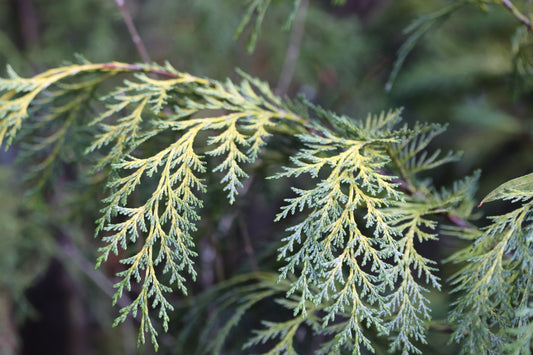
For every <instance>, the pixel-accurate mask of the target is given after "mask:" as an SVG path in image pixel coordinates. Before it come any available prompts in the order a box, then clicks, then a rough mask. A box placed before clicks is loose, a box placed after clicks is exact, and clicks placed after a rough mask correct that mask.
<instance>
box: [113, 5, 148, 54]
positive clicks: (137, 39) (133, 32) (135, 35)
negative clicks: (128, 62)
mask: <svg viewBox="0 0 533 355" xmlns="http://www.w3.org/2000/svg"><path fill="white" fill-rule="evenodd" d="M124 1H125V0H115V2H116V4H117V6H118V8H119V9H120V12H121V13H122V17H123V18H124V22H125V23H126V26H127V27H128V32H129V33H130V36H131V39H132V41H133V43H135V47H137V51H138V52H139V54H140V56H141V58H142V60H143V62H145V63H150V62H151V60H150V56H149V55H148V52H147V51H146V47H145V46H144V43H143V41H142V39H141V36H139V32H137V29H136V28H135V24H134V23H133V19H132V18H131V14H130V12H129V10H128V8H127V7H126V4H125V3H124Z"/></svg>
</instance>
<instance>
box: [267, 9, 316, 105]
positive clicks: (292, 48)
mask: <svg viewBox="0 0 533 355" xmlns="http://www.w3.org/2000/svg"><path fill="white" fill-rule="evenodd" d="M308 6H309V0H302V1H301V3H300V7H299V8H298V10H297V11H298V12H297V14H296V18H295V19H294V23H293V24H292V30H291V35H290V38H289V47H288V48H287V54H286V55H285V62H284V63H283V68H282V69H281V74H280V75H279V80H278V85H277V86H276V89H275V90H274V92H275V93H276V95H278V96H284V95H285V94H287V90H289V85H290V84H291V81H292V77H293V75H294V69H295V68H296V62H297V61H298V57H299V56H300V46H301V44H302V38H303V36H304V27H305V17H306V15H307V7H308Z"/></svg>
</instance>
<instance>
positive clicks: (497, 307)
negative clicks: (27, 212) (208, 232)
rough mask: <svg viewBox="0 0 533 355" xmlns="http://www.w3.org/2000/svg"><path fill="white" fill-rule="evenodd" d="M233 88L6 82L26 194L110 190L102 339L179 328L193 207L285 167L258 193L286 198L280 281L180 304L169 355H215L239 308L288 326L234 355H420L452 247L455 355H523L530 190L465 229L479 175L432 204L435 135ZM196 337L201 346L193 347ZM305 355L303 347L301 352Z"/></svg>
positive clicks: (52, 76) (236, 192)
mask: <svg viewBox="0 0 533 355" xmlns="http://www.w3.org/2000/svg"><path fill="white" fill-rule="evenodd" d="M269 3H270V1H258V0H256V1H251V2H250V4H249V8H248V12H247V13H246V15H245V17H244V19H243V22H242V26H241V28H240V29H239V31H242V30H243V28H244V26H246V25H247V24H248V23H249V22H251V21H252V18H253V17H254V16H257V17H256V19H255V20H254V21H256V22H255V30H254V31H252V34H251V37H250V38H251V40H250V45H251V46H253V44H254V43H255V41H256V38H257V33H258V30H259V28H260V26H261V21H262V18H263V16H265V13H266V10H267V8H268V6H269ZM298 3H299V1H295V6H296V7H297V6H298ZM467 3H475V4H477V5H486V4H488V3H489V2H488V1H461V2H456V3H454V4H452V5H451V7H449V8H446V9H444V10H442V11H440V12H438V13H436V14H434V15H431V16H429V17H426V18H423V19H421V20H420V21H419V22H416V23H415V24H414V25H413V27H412V28H413V32H412V34H413V37H411V39H410V40H408V42H407V43H406V45H405V47H404V49H402V50H401V51H400V53H399V57H400V58H399V59H398V62H397V66H396V68H397V69H395V70H394V72H393V75H392V80H393V79H394V76H395V75H396V71H397V70H399V68H400V66H401V64H402V62H403V61H404V60H405V58H406V56H407V54H408V52H409V51H410V50H411V49H412V48H413V46H414V45H415V43H416V41H417V40H418V39H419V38H420V37H421V36H422V35H423V34H424V33H425V32H427V31H428V30H429V28H430V27H431V26H432V25H433V24H434V22H435V21H440V19H442V18H443V17H445V16H448V15H449V14H450V13H451V12H453V11H455V10H456V9H458V8H460V7H461V6H463V5H465V4H467ZM511 10H513V9H511ZM514 10H516V9H514ZM516 11H518V10H516ZM516 11H515V12H513V14H515V15H517V13H516ZM518 14H519V15H520V14H521V13H518ZM519 18H520V17H519ZM522 22H523V21H522ZM289 23H290V19H289ZM527 30H528V29H527V28H526V31H525V32H524V29H522V30H521V31H520V30H519V31H518V32H517V35H516V37H515V40H514V43H515V48H514V52H513V53H514V54H515V62H514V63H515V66H514V68H515V70H516V71H517V72H518V73H520V74H521V75H522V76H523V75H526V74H527V75H529V71H530V66H529V64H528V62H527V55H525V54H524V51H527V50H526V49H525V47H527V45H526V44H524V43H525V42H524V37H527V38H530V37H531V34H530V33H528V32H527ZM239 74H240V81H239V82H237V81H232V80H227V81H217V80H212V79H209V78H202V77H197V76H194V75H191V74H189V73H186V72H181V71H178V70H176V69H175V68H173V67H172V66H171V65H170V64H166V65H164V66H160V65H156V64H126V63H120V62H112V63H104V64H95V63H91V62H88V61H86V60H83V59H81V60H80V62H79V63H76V64H69V65H65V66H63V67H59V68H56V69H51V70H48V71H45V72H43V73H42V74H39V75H36V76H34V77H31V78H22V77H20V76H19V75H18V74H16V73H15V72H14V71H13V70H12V69H10V68H8V71H7V78H5V79H0V142H2V143H4V144H5V145H6V146H7V147H9V146H11V145H14V144H16V145H17V146H20V147H21V150H22V156H23V158H24V159H28V160H32V161H34V162H36V163H35V164H33V165H32V166H30V168H29V169H28V172H27V174H26V176H27V178H28V180H29V181H30V182H31V186H32V189H31V191H30V192H29V193H30V194H32V193H33V194H36V193H38V192H39V191H44V190H46V189H47V187H48V186H51V185H53V182H54V179H56V178H57V176H58V173H57V172H58V171H60V170H61V169H60V168H61V166H64V165H68V166H69V167H73V169H74V170H75V173H76V174H77V175H79V176H82V177H81V179H84V181H86V182H87V184H88V185H92V186H93V187H94V186H105V189H104V191H103V192H102V193H101V210H100V217H99V218H98V220H97V221H96V223H97V227H96V237H97V238H99V239H100V240H101V241H102V242H103V244H104V245H103V246H102V247H101V248H100V249H99V253H100V256H99V258H98V260H97V267H98V266H101V265H102V264H104V263H106V262H107V261H108V260H109V259H111V258H113V257H114V255H115V256H118V257H119V258H120V263H121V264H122V269H121V270H120V271H119V272H118V273H117V274H116V276H117V278H118V279H117V280H118V281H117V282H116V284H115V288H116V292H115V294H114V297H113V303H114V304H117V303H118V302H119V300H124V299H127V300H129V303H127V304H126V305H123V306H121V309H120V314H119V316H118V317H117V318H116V321H115V325H118V324H120V323H122V322H124V321H125V320H126V319H127V318H128V317H130V316H131V317H133V318H138V319H139V321H140V331H139V342H141V343H144V342H145V336H146V334H148V335H149V336H150V338H151V341H152V343H153V344H154V345H155V347H156V348H157V347H158V335H160V334H159V333H160V327H162V329H163V330H164V331H168V330H169V328H171V327H172V326H173V323H174V321H173V320H172V319H171V317H172V315H173V314H174V311H175V308H176V305H175V304H173V302H172V299H173V294H174V293H175V292H176V291H177V292H179V293H181V294H183V295H187V294H188V293H189V292H190V291H191V289H192V286H191V284H192V283H193V282H194V281H196V278H197V276H198V275H197V274H198V272H197V263H198V261H197V260H198V249H199V248H198V242H197V241H198V235H197V234H198V228H199V224H200V223H201V221H202V216H203V211H204V210H203V208H204V206H205V204H206V202H208V201H206V196H207V195H208V194H209V193H216V192H217V189H219V190H222V194H223V195H224V196H225V198H226V200H227V204H228V208H232V207H231V205H234V204H236V202H238V201H239V199H240V198H241V196H240V195H241V194H242V193H244V192H245V191H246V186H245V185H246V183H247V181H248V179H249V177H250V175H252V173H251V171H252V170H253V168H254V167H255V166H256V165H258V164H260V163H261V160H262V159H263V157H264V156H265V155H266V154H268V153H269V152H278V153H282V154H287V150H288V149H290V154H291V156H290V159H289V161H288V163H287V164H284V165H281V164H280V165H279V166H277V168H276V169H275V170H276V171H277V172H276V173H274V174H271V176H269V177H268V178H269V179H270V180H275V181H278V182H280V183H287V184H289V185H290V193H289V195H288V196H286V198H285V200H284V203H283V205H282V206H281V207H280V211H279V213H278V214H277V216H276V218H275V221H274V222H278V223H284V225H288V228H287V229H286V232H285V234H284V235H283V236H281V237H279V238H278V237H277V236H276V239H277V241H276V243H275V244H276V252H275V255H274V256H273V255H272V254H273V253H271V254H269V255H268V256H269V257H270V258H272V259H277V260H276V267H274V268H269V269H268V270H267V271H266V272H259V271H256V272H252V273H243V274H242V275H238V276H236V277H234V278H233V279H230V280H228V281H226V282H222V283H219V284H218V285H216V286H215V287H213V288H212V289H210V290H207V291H206V292H204V293H202V294H200V295H195V296H194V297H193V300H192V301H191V305H190V306H189V309H188V310H187V311H186V312H185V314H184V315H183V319H182V320H181V321H177V322H176V323H180V322H183V323H184V325H183V329H182V332H181V335H180V337H179V339H178V344H176V346H178V347H180V346H181V347H183V348H185V347H188V349H190V347H191V346H192V347H195V348H196V350H197V352H199V353H219V352H221V351H222V349H223V348H224V346H225V344H227V342H228V341H229V340H228V339H231V335H232V334H233V332H234V331H236V329H238V328H239V325H240V324H241V322H245V321H246V317H247V314H248V313H249V312H250V311H251V310H252V309H254V308H257V307H259V308H260V307H267V308H268V309H279V310H281V312H280V314H283V316H282V317H269V316H267V317H265V318H264V319H261V322H260V324H259V326H258V327H257V324H256V325H255V326H256V327H255V330H253V332H252V333H251V334H250V333H248V334H247V335H246V336H247V338H246V339H247V340H246V341H244V342H243V343H242V344H240V346H242V349H243V351H261V352H266V353H270V354H295V353H299V352H305V351H308V350H312V351H314V352H315V353H317V354H330V353H344V352H348V353H352V354H362V353H365V352H368V351H369V352H374V353H379V352H380V351H381V350H382V349H381V346H382V344H383V343H385V344H386V346H385V348H387V349H388V350H389V351H390V352H400V353H403V354H411V353H423V352H424V351H426V350H427V349H428V347H427V346H428V344H427V343H428V340H427V334H428V329H429V328H430V327H431V326H432V324H433V323H432V318H433V317H432V311H431V297H430V295H431V292H440V291H442V289H443V288H444V287H443V286H446V284H447V282H448V280H443V279H441V276H440V274H439V272H440V267H441V263H440V260H436V259H432V258H430V257H428V256H426V255H424V253H422V252H421V251H420V248H421V246H422V247H423V246H427V245H428V244H429V245H430V243H432V242H434V241H436V240H439V239H442V238H443V237H442V236H446V238H447V237H448V236H450V237H457V238H459V239H465V240H466V241H467V243H468V245H467V246H466V247H465V248H464V249H462V250H461V251H459V252H457V253H456V254H454V255H453V256H451V257H450V258H449V262H450V263H453V264H454V265H455V266H456V267H457V270H456V273H455V275H454V276H453V277H452V279H451V285H453V291H452V293H453V294H454V295H455V296H456V299H455V301H454V303H453V309H452V310H451V312H450V315H449V319H448V321H449V324H448V325H449V327H450V328H449V329H450V330H451V331H452V333H453V335H452V337H451V340H452V341H457V342H459V343H460V344H461V347H462V351H463V353H466V354H468V353H477V352H478V351H482V352H483V353H501V352H503V351H509V352H513V353H526V352H527V351H529V348H530V347H531V339H532V327H531V316H532V312H531V300H530V299H529V298H530V293H531V292H530V291H531V280H532V275H531V269H532V266H533V265H531V260H532V256H531V252H530V249H531V245H530V237H531V235H532V227H531V226H532V220H533V214H532V208H533V188H532V185H533V184H532V178H531V175H526V176H523V177H521V178H518V179H515V180H511V181H509V182H508V183H505V184H503V185H501V186H500V187H499V188H498V189H496V190H495V191H494V192H492V193H491V194H489V195H488V196H487V197H486V198H485V199H484V200H483V202H491V201H496V200H507V201H511V203H512V206H511V208H510V212H508V213H506V214H502V215H498V216H494V217H491V218H490V219H489V221H490V223H489V224H488V225H487V226H484V227H478V226H477V224H476V222H477V219H478V216H477V215H476V214H475V213H473V208H474V207H475V203H474V194H475V191H476V186H477V181H478V180H479V178H480V174H479V173H477V172H476V173H474V174H473V175H472V176H470V177H467V178H464V179H462V180H459V181H456V182H454V183H451V184H449V185H450V186H449V187H447V188H441V187H438V186H435V184H434V183H433V182H432V181H431V180H429V179H427V174H428V173H430V172H433V171H434V170H435V169H438V168H440V167H442V166H443V165H444V164H448V163H452V162H454V161H456V160H458V159H459V158H460V154H457V153H454V152H448V153H442V152H441V151H440V150H438V149H436V150H435V149H434V148H432V145H433V144H434V139H435V138H436V137H437V136H439V135H441V134H442V133H443V132H444V131H445V127H443V126H441V125H438V124H423V123H416V124H414V125H411V126H409V125H407V124H405V123H403V122H402V118H401V114H402V111H401V110H390V111H387V112H383V113H381V114H378V115H369V116H368V117H366V118H364V119H360V118H351V117H347V116H344V115H338V114H335V113H333V112H329V111H327V110H324V109H322V108H320V107H318V106H316V105H314V104H312V103H310V102H308V101H306V100H305V99H303V98H301V99H298V100H292V101H291V100H288V99H281V98H279V97H277V96H275V95H274V94H273V93H272V91H271V89H270V88H269V86H268V85H267V84H266V83H264V82H261V81H259V80H257V79H255V78H252V77H250V76H248V75H246V74H245V73H242V72H241V73H239ZM123 77H126V78H125V79H124V78H123ZM283 143H287V145H288V147H289V148H287V147H285V146H283ZM213 180H218V185H216V184H215V185H216V186H214V185H213V184H211V182H212V181H213ZM157 318H158V319H159V320H158V321H157V322H156V321H154V319H157ZM203 320H206V322H203ZM195 327H200V328H201V329H202V330H201V331H200V332H199V334H198V338H197V339H196V338H195V337H194V336H193V334H194V333H195V329H196V328H195ZM306 337H307V338H306ZM191 338H192V339H191ZM308 338H312V339H314V340H313V343H312V344H311V345H307V347H306V345H305V341H304V340H305V339H308ZM195 339H196V340H195ZM198 339H199V340H198ZM202 339H210V340H209V342H208V344H205V343H203V342H202ZM191 344H192V345H191ZM480 349H481V350H480Z"/></svg>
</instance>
